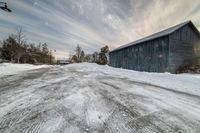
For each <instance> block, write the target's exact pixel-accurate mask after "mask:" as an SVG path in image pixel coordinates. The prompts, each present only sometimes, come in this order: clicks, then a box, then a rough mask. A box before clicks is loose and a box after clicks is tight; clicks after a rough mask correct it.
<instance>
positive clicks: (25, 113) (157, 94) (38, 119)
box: [0, 64, 200, 133]
mask: <svg viewBox="0 0 200 133" xmlns="http://www.w3.org/2000/svg"><path fill="white" fill-rule="evenodd" d="M95 67H96V68H97V69H95V70H94V68H95ZM107 68H108V67H106V66H105V67H103V66H101V67H100V68H99V69H98V66H97V65H87V64H85V65H80V66H79V65H69V66H66V67H59V66H55V67H47V68H39V69H36V70H28V71H24V72H23V73H22V72H21V73H18V74H15V75H5V76H3V77H1V78H0V133H9V132H16V133H23V132H34V133H37V132H39V133H51V132H55V133H59V132H60V133H64V132H66V133H79V132H80V133H82V132H83V133H84V132H85V133H87V132H89V133H90V132H91V133H98V132H99V133H103V132H105V133H118V132H119V133H200V96H199V95H198V94H199V93H196V94H195V93H194V92H195V91H196V90H197V89H198V88H197V87H198V85H197V86H195V85H196V84H198V83H200V79H199V78H196V80H197V81H195V80H194V81H193V82H194V83H196V84H195V85H194V86H193V88H194V91H191V93H189V91H188V89H187V90H184V87H183V91H180V88H179V89H177V90H176V88H175V89H174V88H167V87H160V86H159V85H154V84H149V83H145V82H139V81H136V80H133V79H132V78H131V76H130V75H129V76H130V78H128V77H127V78H126V77H123V76H120V75H121V74H123V73H120V72H121V71H126V70H120V69H114V68H109V70H111V69H113V70H114V71H115V73H114V72H113V73H114V74H113V73H112V72H106V69H107ZM104 69H105V72H104ZM100 70H101V71H100ZM127 73H129V71H128V72H127ZM142 74H143V73H141V75H142ZM134 76H136V75H134V73H133V74H132V77H134ZM186 77H187V76H186ZM186 77H185V76H183V77H181V79H182V80H181V81H185V80H187V79H185V78H186ZM190 77H192V76H190ZM135 78H137V77H135ZM138 78H139V77H138ZM176 78H179V77H176ZM188 78H189V77H188ZM183 79H184V80H183ZM141 80H142V79H141ZM161 80H162V78H161ZM198 81H199V82H198ZM174 82H176V81H174ZM174 82H172V83H174ZM177 83H178V81H177ZM168 84H170V83H168ZM184 84H185V86H186V83H185V82H183V85H184ZM188 84H189V83H188ZM179 86H180V85H179ZM195 87H196V88H195ZM195 89H196V90H195Z"/></svg>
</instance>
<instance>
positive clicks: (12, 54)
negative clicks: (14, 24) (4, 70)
mask: <svg viewBox="0 0 200 133" xmlns="http://www.w3.org/2000/svg"><path fill="white" fill-rule="evenodd" d="M1 43H2V47H0V58H1V59H3V60H4V61H7V62H12V63H29V64H51V63H52V62H53V61H54V59H55V58H54V56H53V55H52V54H51V50H49V48H48V45H47V43H39V44H34V43H28V42H27V40H26V38H25V34H24V32H23V31H22V29H21V28H20V29H18V30H17V32H16V33H15V34H11V35H9V36H8V38H6V39H5V40H3V41H2V42H1Z"/></svg>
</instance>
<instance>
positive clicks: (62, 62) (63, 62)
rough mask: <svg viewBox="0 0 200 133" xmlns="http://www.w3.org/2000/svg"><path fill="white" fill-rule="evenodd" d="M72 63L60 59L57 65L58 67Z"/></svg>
mask: <svg viewBox="0 0 200 133" xmlns="http://www.w3.org/2000/svg"><path fill="white" fill-rule="evenodd" d="M69 63H70V62H69V61H68V60H65V59H58V60H57V64H58V65H67V64H69Z"/></svg>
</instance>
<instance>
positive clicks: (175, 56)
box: [109, 21, 200, 73]
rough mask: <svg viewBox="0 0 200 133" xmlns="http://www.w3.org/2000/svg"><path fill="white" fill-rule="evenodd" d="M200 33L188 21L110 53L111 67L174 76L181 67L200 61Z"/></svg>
mask: <svg viewBox="0 0 200 133" xmlns="http://www.w3.org/2000/svg"><path fill="white" fill-rule="evenodd" d="M199 42H200V33H199V31H198V30H197V28H196V27H195V26H194V24H193V23H192V22H191V21H187V22H184V23H181V24H178V25H176V26H173V27H171V28H168V29H166V30H163V31H160V32H158V33H155V34H153V35H150V36H147V37H145V38H143V39H140V40H137V41H134V42H131V43H129V44H126V45H124V46H121V47H119V48H117V49H114V50H113V51H111V52H110V53H109V65H110V66H113V67H117V68H125V69H132V70H137V71H147V72H171V73H175V72H176V70H177V69H178V68H179V67H180V66H185V65H191V64H193V65H197V64H198V63H199V61H200V55H199V54H200V53H199V52H200V51H199V50H198V49H199V48H200V43H199Z"/></svg>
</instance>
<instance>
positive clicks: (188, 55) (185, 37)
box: [169, 24, 200, 73]
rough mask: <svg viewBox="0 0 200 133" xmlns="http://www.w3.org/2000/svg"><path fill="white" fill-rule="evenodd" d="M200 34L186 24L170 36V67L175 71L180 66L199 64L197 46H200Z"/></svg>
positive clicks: (199, 57)
mask: <svg viewBox="0 0 200 133" xmlns="http://www.w3.org/2000/svg"><path fill="white" fill-rule="evenodd" d="M198 42H199V37H198V34H197V33H196V32H195V31H194V30H193V29H192V28H191V27H190V25H189V24H188V25H186V26H184V27H182V28H181V29H179V30H177V31H176V32H174V33H173V34H171V35H170V36H169V43H170V53H169V64H170V65H169V67H170V71H171V72H172V73H174V72H175V71H176V70H177V69H178V68H179V67H180V66H184V65H188V64H197V63H198V60H199V59H200V56H199V54H198V53H199V52H198V51H196V48H198V46H200V44H199V43H198Z"/></svg>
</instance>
